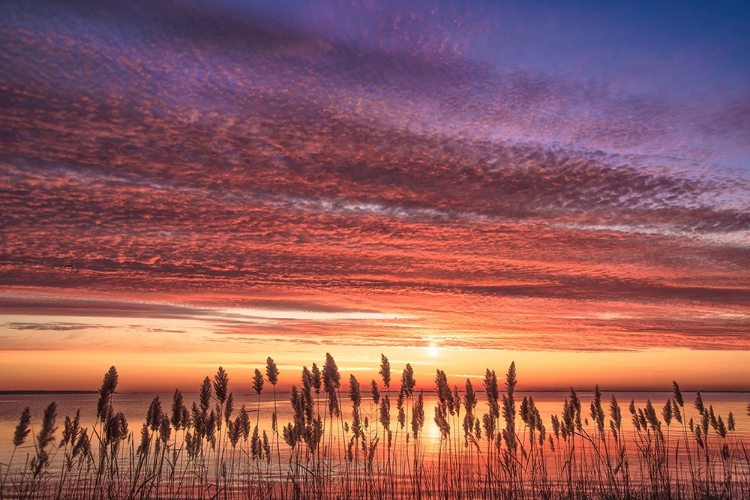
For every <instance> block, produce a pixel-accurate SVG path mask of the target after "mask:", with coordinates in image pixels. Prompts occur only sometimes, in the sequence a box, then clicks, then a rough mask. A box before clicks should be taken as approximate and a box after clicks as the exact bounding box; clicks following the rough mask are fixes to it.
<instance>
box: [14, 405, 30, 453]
mask: <svg viewBox="0 0 750 500" xmlns="http://www.w3.org/2000/svg"><path fill="white" fill-rule="evenodd" d="M29 432H31V410H30V409H29V407H28V406H27V407H26V408H24V409H23V411H22V412H21V417H20V418H19V419H18V425H16V432H14V433H13V446H21V445H22V444H23V443H25V442H26V437H27V436H28V435H29Z"/></svg>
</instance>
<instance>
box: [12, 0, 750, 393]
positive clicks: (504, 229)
mask: <svg viewBox="0 0 750 500" xmlns="http://www.w3.org/2000/svg"><path fill="white" fill-rule="evenodd" d="M0 46H1V47H3V49H2V50H1V51H0V110H1V112H0V144H1V145H2V147H0V213H2V217H0V359H1V360H2V361H1V362H0V390H3V389H96V388H97V387H98V386H99V384H100V383H101V379H102V376H103V375H104V373H105V372H106V371H107V370H108V368H109V366H110V365H115V366H116V367H117V369H118V371H119V373H120V381H121V382H120V384H121V385H120V389H121V390H123V391H157V390H158V391H160V390H172V389H173V388H174V387H175V386H179V387H180V388H182V389H183V390H187V391H189V390H191V388H194V389H197V387H198V385H199V383H200V381H201V380H202V379H203V377H204V376H206V375H209V374H213V373H214V372H215V371H216V368H217V367H218V366H219V365H222V366H223V367H224V368H225V369H227V371H228V372H229V374H230V378H231V380H232V384H234V385H235V386H236V388H239V389H242V388H245V389H247V390H249V389H250V387H251V383H252V373H253V371H254V369H255V368H261V369H262V368H263V367H264V366H265V363H266V358H267V357H268V356H271V357H273V358H274V359H275V360H276V362H277V364H278V365H279V368H280V370H281V385H282V386H288V385H289V384H291V383H298V381H299V375H300V370H301V367H302V366H303V365H304V366H311V364H312V363H313V362H316V363H317V364H318V366H322V364H323V362H324V361H325V353H327V352H330V353H331V354H332V355H333V356H334V358H335V359H336V360H337V362H338V365H339V368H340V369H341V371H342V372H344V373H354V374H356V375H357V376H358V377H359V378H361V381H364V382H367V381H368V380H369V378H370V377H376V373H377V370H378V367H379V363H380V355H381V353H384V354H386V356H388V357H389V359H390V362H391V366H392V368H393V370H394V373H395V374H398V373H400V370H402V369H403V367H404V366H405V364H406V363H407V362H408V363H411V364H412V366H413V367H414V369H415V372H416V378H417V381H418V383H419V384H420V385H424V386H425V387H430V385H431V383H432V380H434V374H435V370H436V369H437V368H440V369H444V370H445V371H446V373H447V374H448V377H449V379H450V381H451V382H452V383H456V384H459V385H462V383H463V380H464V379H465V378H466V377H472V378H479V377H482V376H483V375H484V373H485V369H486V368H490V369H493V370H496V371H497V372H498V373H499V374H502V373H505V371H506V369H507V367H508V365H509V364H510V362H511V361H515V362H516V366H517V369H518V377H519V388H525V389H543V388H562V389H565V388H567V387H568V386H570V385H574V386H576V387H578V388H592V387H593V385H594V384H596V383H598V384H600V385H601V386H602V387H604V388H608V389H627V388H648V389H665V390H669V389H670V387H671V381H672V380H673V379H675V380H678V381H679V382H680V383H681V385H682V386H683V387H684V388H685V387H687V388H693V389H732V390H750V231H749V230H750V59H748V57H747V54H748V53H750V6H748V4H747V3H746V2H706V3H705V4H703V3H700V2H622V3H620V2H583V1H574V2H567V1H566V2H558V1H555V2H540V1H529V2H495V1H492V2H480V1H471V2H469V1H466V2H442V1H432V2H426V1H423V0H416V1H410V2H403V1H368V0H356V1H351V2H343V1H326V0H321V1H319V2H304V1H291V0H279V1H274V2H267V1H259V2H255V1H229V0H214V1H170V0H160V1H145V0H129V1H117V0H115V1H110V2H94V1H88V0H76V1H60V0H54V1H51V0H50V1H45V0H24V1H15V0H7V1H4V2H2V4H0ZM394 378H395V379H396V380H398V376H397V375H396V376H394ZM475 385H476V384H475Z"/></svg>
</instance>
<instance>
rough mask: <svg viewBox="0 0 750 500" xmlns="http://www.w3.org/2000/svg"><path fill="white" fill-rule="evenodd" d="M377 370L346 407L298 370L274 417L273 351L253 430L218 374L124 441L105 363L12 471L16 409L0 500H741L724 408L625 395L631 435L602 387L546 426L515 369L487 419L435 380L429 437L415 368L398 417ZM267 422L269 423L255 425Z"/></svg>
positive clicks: (743, 463)
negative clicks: (267, 391) (92, 394)
mask: <svg viewBox="0 0 750 500" xmlns="http://www.w3.org/2000/svg"><path fill="white" fill-rule="evenodd" d="M379 374H380V377H381V380H382V386H380V385H379V384H378V382H377V381H375V380H372V381H371V383H370V384H369V386H370V390H369V397H364V395H363V393H362V387H361V385H360V383H359V381H358V380H357V378H356V377H355V376H354V375H350V376H349V384H348V393H347V395H348V398H347V399H348V403H344V402H343V401H342V399H341V394H340V392H339V391H340V385H341V374H340V373H339V370H338V367H337V365H336V362H335V360H334V359H333V357H332V356H331V355H330V354H327V355H326V360H325V364H324V365H323V370H319V369H318V366H317V364H312V369H308V368H307V367H303V368H302V372H301V378H300V385H299V386H298V385H296V384H295V385H294V386H292V389H291V395H290V398H289V405H290V409H291V411H292V415H293V418H292V420H291V421H289V422H285V423H280V422H279V421H278V415H279V413H278V406H277V404H278V401H277V398H276V390H275V389H276V384H277V383H278V377H279V371H278V368H277V367H276V364H275V363H274V362H273V359H272V358H270V357H269V358H268V360H267V364H266V367H265V377H264V375H263V372H262V371H261V370H260V369H255V374H254V377H253V379H252V387H253V390H254V391H255V394H256V396H257V403H256V404H254V405H253V404H252V403H250V405H251V407H252V406H255V411H256V415H255V423H254V425H252V424H251V418H252V417H251V416H250V412H251V411H252V410H249V409H248V408H247V407H246V405H244V404H243V405H242V406H241V407H240V409H239V411H238V412H235V399H234V396H233V393H232V392H231V391H230V390H229V375H228V374H227V372H226V371H225V370H224V369H223V368H222V367H219V369H218V370H217V372H216V374H215V376H214V377H213V380H212V379H211V378H209V377H206V378H205V379H204V380H203V382H202V383H201V384H200V386H199V392H198V400H197V402H195V403H193V404H192V410H188V408H187V406H186V404H185V401H184V397H183V395H182V392H181V391H180V390H179V389H176V390H175V392H174V394H173V397H172V401H171V407H170V408H167V410H166V411H165V409H164V407H163V404H162V401H161V400H160V398H159V397H158V396H157V397H155V398H154V399H153V400H152V401H151V404H150V405H149V407H148V410H147V411H146V414H145V416H144V420H143V421H142V422H141V425H140V427H139V431H138V432H132V431H130V430H129V429H130V427H129V425H128V422H127V421H126V420H125V417H124V415H123V414H122V413H120V412H117V411H115V403H116V401H115V394H116V388H117V383H118V376H117V371H116V369H115V368H114V367H112V368H110V370H109V371H108V372H107V373H106V374H105V376H104V379H103V382H102V386H101V388H100V390H99V398H98V401H97V408H96V422H95V423H94V424H93V425H92V426H91V427H85V426H84V425H83V424H82V423H81V412H80V410H79V411H78V412H76V414H75V415H74V416H72V417H70V416H66V417H65V424H64V427H63V430H62V437H61V439H60V440H59V442H56V432H57V425H56V422H57V406H56V405H55V403H54V402H53V403H52V404H50V405H49V406H48V407H47V408H46V410H45V411H44V413H43V415H42V416H41V421H40V422H39V425H38V428H37V429H38V431H37V432H36V434H35V435H34V439H33V453H29V454H28V455H27V457H26V459H25V460H24V461H22V463H21V462H19V461H14V459H15V457H16V450H17V449H19V448H20V447H22V446H23V445H24V443H25V442H26V440H27V438H28V436H29V435H30V434H31V433H32V422H33V415H32V414H31V412H30V410H29V408H28V407H27V408H25V409H24V410H23V411H22V412H21V416H20V418H19V422H18V425H17V426H16V428H15V432H14V435H13V439H12V442H13V452H12V454H11V457H10V460H9V461H8V463H7V464H2V468H0V498H95V499H99V498H101V499H104V498H108V499H110V498H211V499H218V498H225V499H229V498H248V499H256V498H257V499H274V498H283V499H286V498H295V499H296V498H313V499H320V500H324V499H337V498H364V499H373V500H375V499H385V498H400V499H418V500H421V499H433V498H434V499H453V498H456V499H464V498H467V499H468V498H487V499H489V498H492V499H495V498H502V499H509V500H510V499H537V498H541V499H589V498H591V499H607V500H610V499H611V500H630V499H644V500H645V499H659V500H661V499H690V498H693V499H727V500H733V499H742V498H750V457H749V453H748V449H747V445H746V443H744V442H743V440H742V438H741V437H740V436H739V435H738V433H737V431H736V429H737V419H736V417H735V415H734V413H732V412H729V413H727V414H726V415H719V414H717V412H716V411H715V410H714V407H713V406H712V405H711V404H709V403H707V402H706V401H704V399H703V395H702V394H700V393H698V394H697V396H696V398H695V401H694V404H693V406H692V408H686V406H685V400H684V397H683V394H682V391H681V390H680V387H679V385H678V384H677V383H676V382H674V383H673V394H672V397H670V398H668V399H667V400H666V401H664V403H663V404H661V403H660V404H659V405H658V406H657V405H655V404H654V403H652V402H651V401H650V400H647V401H646V403H645V405H643V406H639V405H637V404H636V403H635V401H631V402H630V404H629V405H627V411H628V412H629V414H630V425H629V426H628V424H627V423H626V422H625V420H624V419H623V411H622V409H621V406H620V403H619V402H618V401H617V399H616V398H615V397H614V396H611V398H610V399H609V404H608V405H606V403H605V401H606V399H605V398H604V396H603V394H602V392H601V391H600V389H599V387H598V386H596V387H595V388H594V391H593V397H592V399H591V401H590V402H589V404H588V411H587V412H586V414H584V412H583V411H582V408H583V403H582V401H581V398H580V397H579V395H578V393H577V392H576V391H575V390H574V389H572V388H571V389H570V392H569V393H568V396H567V397H566V398H565V400H564V401H563V404H562V411H561V413H560V414H556V415H551V416H550V418H549V420H548V421H547V424H548V425H549V426H550V430H549V432H548V428H547V425H545V422H544V421H543V418H542V415H541V413H540V411H539V408H538V406H537V403H536V402H535V401H534V398H533V397H530V396H526V397H524V398H523V399H522V400H521V401H520V404H517V403H518V401H517V400H516V386H517V376H516V367H515V364H513V363H512V364H511V365H510V366H509V368H508V370H507V372H506V376H505V383H504V392H503V393H501V392H500V387H499V384H498V380H497V377H496V375H495V371H493V370H490V369H487V370H486V372H485V377H484V380H483V381H482V382H483V388H484V399H485V410H484V413H482V414H481V415H480V413H479V412H480V411H481V410H479V408H478V407H479V397H478V395H477V393H476V392H475V390H474V385H473V383H472V380H470V379H467V380H466V382H465V384H464V388H463V390H462V391H460V390H459V389H458V387H457V386H453V388H451V386H450V385H449V377H448V376H447V374H446V373H445V372H444V371H442V370H437V371H436V375H435V383H434V387H435V399H436V404H435V410H434V415H433V416H432V421H433V422H434V425H435V427H434V429H436V434H435V437H434V439H432V440H431V439H428V437H427V436H426V434H425V432H426V430H425V420H426V419H425V407H426V405H427V402H426V398H425V394H424V391H421V390H420V391H416V386H417V381H416V380H415V378H414V371H413V370H412V367H411V365H409V364H407V365H406V366H405V368H404V370H403V372H402V376H401V383H400V386H399V387H398V398H397V404H396V408H397V410H398V414H397V418H396V420H395V421H394V420H392V416H391V396H392V394H391V365H390V362H389V361H388V359H387V358H386V357H385V356H381V363H380V371H379ZM266 381H267V382H268V383H270V384H271V386H272V389H273V410H272V413H271V415H270V419H268V418H267V416H264V418H261V412H262V405H261V394H262V392H263V389H264V386H265V382H266ZM313 391H314V394H313ZM415 392H416V393H417V394H416V397H415ZM321 397H324V398H325V401H324V402H323V404H321V403H322V402H321V400H320V399H321ZM347 405H348V407H347V408H344V406H347ZM321 408H322V410H321ZM235 413H236V414H235ZM747 417H750V404H749V405H748V408H747ZM742 418H744V416H743V417H742ZM269 420H270V429H268V428H262V427H263V422H266V421H269ZM430 425H432V424H430ZM673 427H674V429H673ZM269 436H270V437H269ZM433 446H434V447H433ZM378 448H380V449H378ZM273 455H275V460H274V459H273V458H274V457H273Z"/></svg>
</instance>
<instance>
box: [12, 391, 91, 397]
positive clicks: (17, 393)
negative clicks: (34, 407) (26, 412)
mask: <svg viewBox="0 0 750 500" xmlns="http://www.w3.org/2000/svg"><path fill="white" fill-rule="evenodd" d="M98 393H99V391H45V390H38V391H29V390H17V391H0V396H8V395H13V396H23V395H35V394H42V395H44V394H98Z"/></svg>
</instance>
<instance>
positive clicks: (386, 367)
mask: <svg viewBox="0 0 750 500" xmlns="http://www.w3.org/2000/svg"><path fill="white" fill-rule="evenodd" d="M378 373H380V376H381V377H382V378H383V385H384V386H385V387H386V388H387V389H390V387H391V363H390V361H388V358H386V357H385V354H382V353H381V354H380V372H378Z"/></svg>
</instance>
